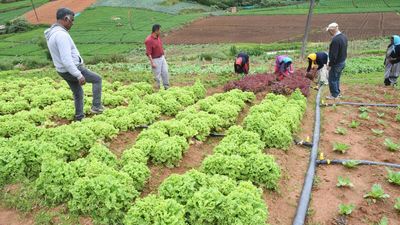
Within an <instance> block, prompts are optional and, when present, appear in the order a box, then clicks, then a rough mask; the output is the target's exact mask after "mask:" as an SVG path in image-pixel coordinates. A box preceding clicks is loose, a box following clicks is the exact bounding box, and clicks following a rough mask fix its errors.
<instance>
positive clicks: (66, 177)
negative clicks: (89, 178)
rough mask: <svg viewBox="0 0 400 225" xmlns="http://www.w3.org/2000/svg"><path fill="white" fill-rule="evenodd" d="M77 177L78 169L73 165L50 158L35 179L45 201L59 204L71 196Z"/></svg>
mask: <svg viewBox="0 0 400 225" xmlns="http://www.w3.org/2000/svg"><path fill="white" fill-rule="evenodd" d="M77 178H78V174H77V171H76V170H75V169H74V168H73V166H72V165H70V164H68V163H66V162H63V161H61V160H57V159H54V158H48V159H46V160H44V161H43V164H42V168H41V172H40V174H39V178H38V179H37V180H36V181H35V184H36V190H37V191H38V193H39V194H41V195H42V196H43V197H44V201H45V202H47V203H49V204H51V205H53V204H54V205H55V204H59V203H62V202H65V201H67V200H69V199H70V198H71V194H70V190H71V188H72V186H73V184H74V182H75V181H76V179H77Z"/></svg>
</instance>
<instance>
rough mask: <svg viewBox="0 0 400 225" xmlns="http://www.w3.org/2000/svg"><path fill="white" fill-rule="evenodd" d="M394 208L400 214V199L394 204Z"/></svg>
mask: <svg viewBox="0 0 400 225" xmlns="http://www.w3.org/2000/svg"><path fill="white" fill-rule="evenodd" d="M394 208H395V209H396V210H397V211H399V212H400V198H396V203H395V204H394Z"/></svg>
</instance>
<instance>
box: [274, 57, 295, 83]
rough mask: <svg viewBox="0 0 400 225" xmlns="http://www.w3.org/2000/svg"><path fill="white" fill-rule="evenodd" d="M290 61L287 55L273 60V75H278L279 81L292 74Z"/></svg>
mask: <svg viewBox="0 0 400 225" xmlns="http://www.w3.org/2000/svg"><path fill="white" fill-rule="evenodd" d="M293 72H294V70H293V64H292V59H291V58H289V57H288V56H287V55H278V56H277V57H276V60H275V74H277V75H278V79H279V80H283V78H285V77H287V76H289V75H290V74H293Z"/></svg>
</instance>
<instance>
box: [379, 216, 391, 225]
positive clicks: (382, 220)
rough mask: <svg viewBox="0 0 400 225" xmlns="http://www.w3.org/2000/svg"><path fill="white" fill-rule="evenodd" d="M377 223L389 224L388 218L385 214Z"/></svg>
mask: <svg viewBox="0 0 400 225" xmlns="http://www.w3.org/2000/svg"><path fill="white" fill-rule="evenodd" d="M377 225H389V220H388V218H387V217H386V216H384V217H382V219H381V220H380V221H379V222H378V223H377Z"/></svg>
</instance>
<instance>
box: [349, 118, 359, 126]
mask: <svg viewBox="0 0 400 225" xmlns="http://www.w3.org/2000/svg"><path fill="white" fill-rule="evenodd" d="M358 126H360V122H358V121H357V120H352V121H351V123H350V124H349V127H350V128H357V127H358Z"/></svg>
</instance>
